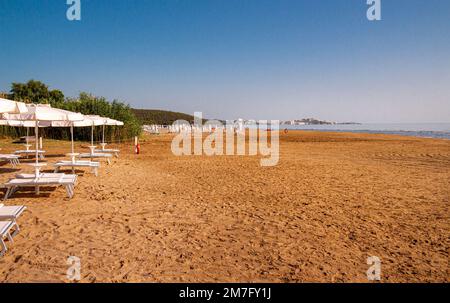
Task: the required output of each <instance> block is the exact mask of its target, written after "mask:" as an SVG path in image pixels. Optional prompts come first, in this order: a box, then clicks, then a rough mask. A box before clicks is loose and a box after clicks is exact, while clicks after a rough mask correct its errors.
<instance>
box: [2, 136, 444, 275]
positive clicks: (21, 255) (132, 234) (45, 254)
mask: <svg viewBox="0 0 450 303" xmlns="http://www.w3.org/2000/svg"><path fill="white" fill-rule="evenodd" d="M171 140H172V135H169V134H166V135H160V136H156V135H153V136H150V135H147V136H145V138H144V139H143V140H142V141H141V154H140V155H135V154H134V153H133V147H132V145H131V143H129V144H122V145H113V146H115V147H119V148H120V149H121V150H122V153H121V157H120V158H119V159H115V160H113V164H112V165H109V166H108V165H106V164H104V163H103V162H102V167H101V169H100V176H99V177H95V176H94V175H92V174H90V172H89V171H86V172H85V173H84V174H81V176H80V177H79V182H78V185H77V187H76V189H75V196H74V198H73V199H72V200H69V199H68V198H66V195H65V192H64V189H63V188H58V189H56V190H54V191H46V190H43V192H42V193H41V195H40V196H35V195H34V193H32V192H26V191H21V192H18V193H17V194H15V195H14V196H13V197H12V198H11V199H9V200H7V201H6V202H3V203H5V205H26V206H27V208H28V209H27V211H26V212H25V213H24V214H23V215H22V216H21V218H20V219H19V224H20V227H21V229H22V230H21V233H20V234H19V235H17V237H15V242H14V243H12V244H11V243H8V247H9V251H8V252H7V254H6V255H5V256H4V257H2V258H0V281H1V282H19V281H20V282H67V278H66V271H67V268H68V265H67V264H66V260H67V258H68V257H69V256H77V257H79V258H80V260H81V277H82V279H81V282H367V277H366V271H367V269H368V267H369V265H367V263H366V259H367V257H369V256H378V257H379V258H380V259H381V262H382V275H381V277H382V280H381V281H382V282H422V281H423V282H449V281H450V275H449V264H448V262H449V246H450V234H449V230H450V218H449V215H450V212H449V196H450V186H449V185H450V184H449V183H450V182H449V181H450V141H448V140H437V139H420V138H413V137H401V136H392V135H369V134H351V133H324V132H295V131H291V132H289V133H288V134H284V133H283V134H281V135H280V162H279V164H278V165H277V166H275V167H261V166H260V165H259V160H260V157H257V156H253V157H250V156H220V157H207V156H183V157H176V156H174V155H173V154H172V153H171V150H170V143H171ZM44 144H45V149H46V150H47V153H48V154H49V157H47V159H46V160H47V161H48V162H49V163H52V162H55V161H56V160H57V159H61V158H63V157H64V154H65V153H67V152H68V151H69V149H70V142H56V141H45V142H44ZM81 145H88V144H81V143H77V144H76V148H77V150H82V147H81ZM1 146H2V152H4V153H6V152H12V151H14V150H15V149H16V148H17V147H18V146H17V145H13V144H11V141H10V140H9V141H7V140H2V141H1ZM52 155H56V156H52ZM58 155H59V156H58ZM29 161H32V160H29ZM23 163H26V161H23ZM27 170H28V171H29V170H30V168H28V167H27V166H26V165H25V164H21V166H20V167H19V168H18V169H12V168H11V166H10V165H9V164H6V163H5V164H2V165H1V166H0V182H2V183H3V182H4V181H6V180H7V179H8V178H9V177H11V176H13V175H14V174H16V173H17V172H18V171H27ZM2 195H3V194H1V195H0V197H2Z"/></svg>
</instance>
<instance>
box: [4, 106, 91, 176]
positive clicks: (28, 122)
mask: <svg viewBox="0 0 450 303" xmlns="http://www.w3.org/2000/svg"><path fill="white" fill-rule="evenodd" d="M2 116H3V119H4V120H11V121H22V126H24V127H27V126H28V127H34V130H35V136H36V140H35V141H36V164H35V168H36V170H35V172H36V177H38V173H39V169H38V167H39V159H38V158H39V157H38V150H39V148H38V138H39V135H38V133H39V127H46V126H52V123H53V122H67V123H69V122H75V121H82V120H84V116H83V115H82V114H80V113H74V112H70V111H66V110H62V109H58V108H52V107H51V106H50V105H48V104H33V105H27V112H25V113H19V114H12V113H3V114H2ZM11 123H15V122H11Z"/></svg>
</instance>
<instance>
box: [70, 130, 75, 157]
mask: <svg viewBox="0 0 450 303" xmlns="http://www.w3.org/2000/svg"><path fill="white" fill-rule="evenodd" d="M70 139H71V141H72V154H73V153H74V152H75V151H74V147H73V123H72V125H71V126H70Z"/></svg>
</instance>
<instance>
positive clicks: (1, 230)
mask: <svg viewBox="0 0 450 303" xmlns="http://www.w3.org/2000/svg"><path fill="white" fill-rule="evenodd" d="M14 227H15V228H16V231H15V232H14V233H13V234H11V229H13V228H14ZM17 229H18V227H17V224H16V223H15V222H14V221H0V249H1V250H0V256H3V255H4V254H5V253H6V251H7V250H8V248H7V247H6V243H5V238H7V239H8V240H9V242H11V243H13V235H15V234H17V232H18V231H17Z"/></svg>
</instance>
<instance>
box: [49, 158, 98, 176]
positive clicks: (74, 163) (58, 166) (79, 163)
mask: <svg viewBox="0 0 450 303" xmlns="http://www.w3.org/2000/svg"><path fill="white" fill-rule="evenodd" d="M54 166H55V173H58V171H59V170H60V169H61V168H63V167H71V168H72V173H73V174H75V167H88V168H91V170H92V172H93V173H94V175H95V176H96V177H97V176H98V168H99V167H100V162H92V161H79V160H78V161H71V160H68V161H66V160H62V161H58V162H57V163H55V164H54Z"/></svg>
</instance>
